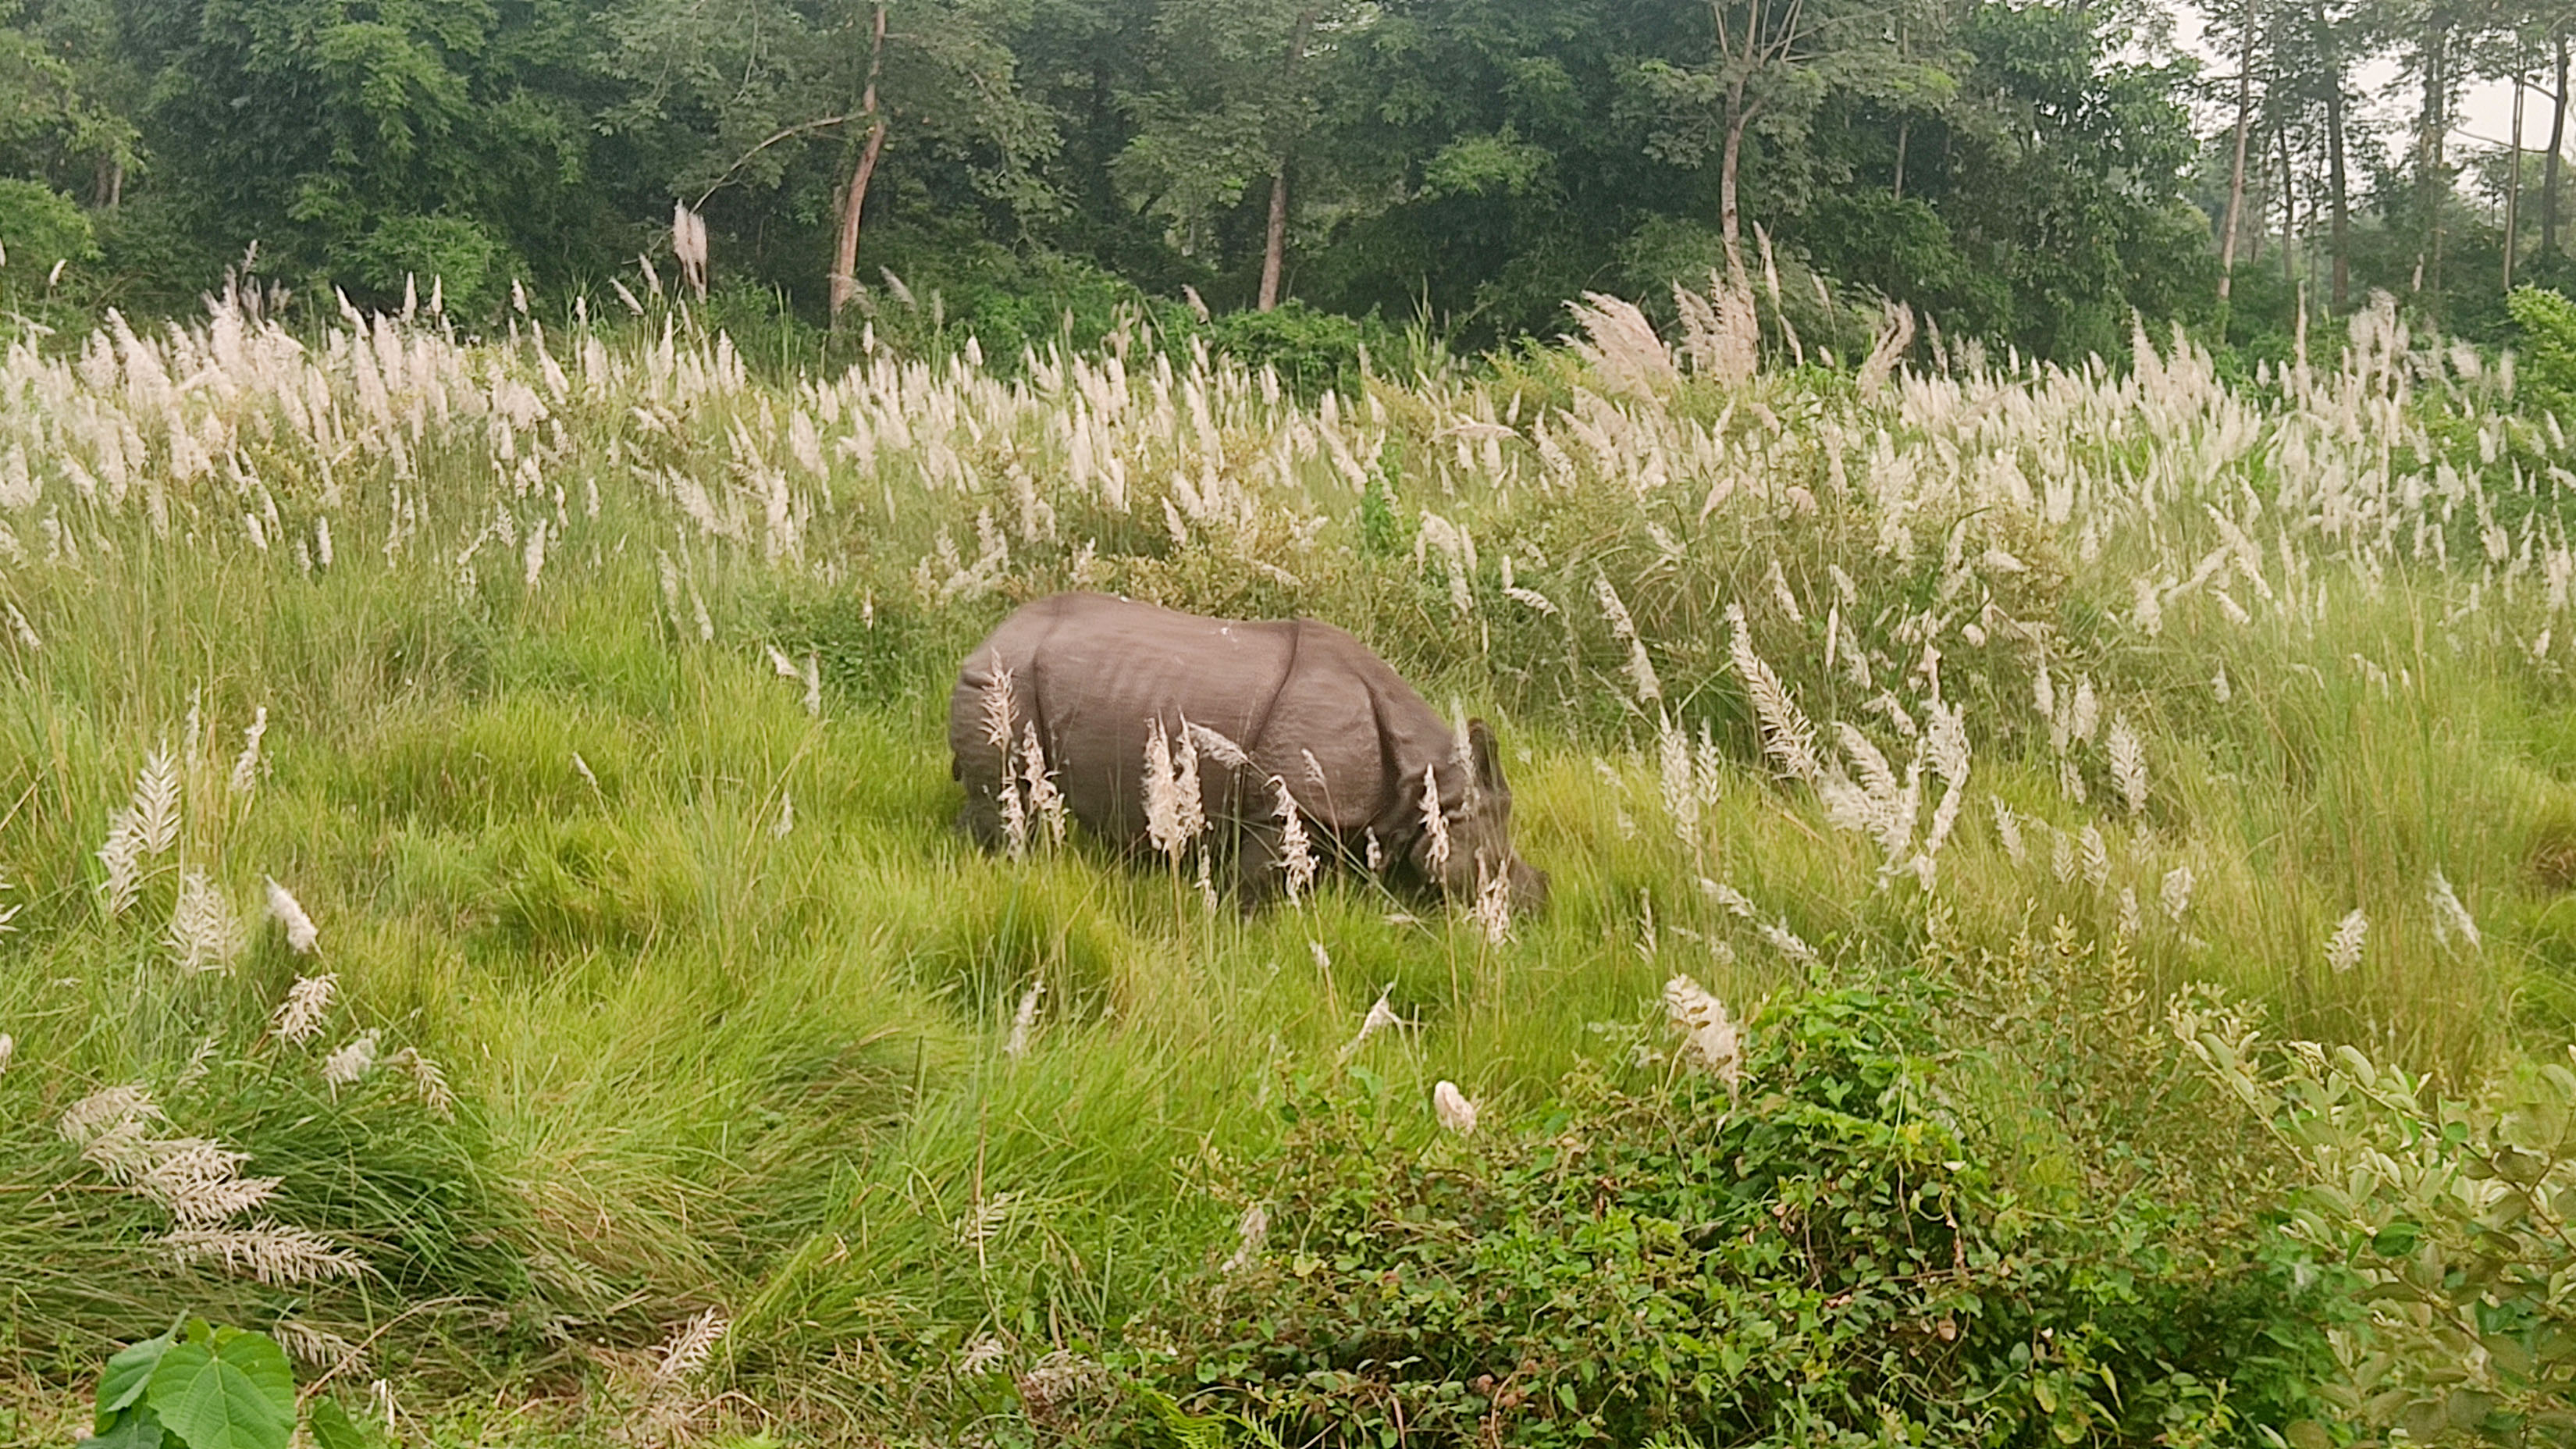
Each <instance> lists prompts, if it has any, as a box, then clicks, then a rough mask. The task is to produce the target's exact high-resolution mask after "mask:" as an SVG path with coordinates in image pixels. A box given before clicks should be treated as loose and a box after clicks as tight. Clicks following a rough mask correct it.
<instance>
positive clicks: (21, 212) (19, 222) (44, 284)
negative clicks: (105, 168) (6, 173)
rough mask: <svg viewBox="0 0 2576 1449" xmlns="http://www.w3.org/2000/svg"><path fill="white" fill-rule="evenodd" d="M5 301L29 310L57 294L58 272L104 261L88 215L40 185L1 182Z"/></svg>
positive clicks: (0, 283)
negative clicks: (51, 294)
mask: <svg viewBox="0 0 2576 1449" xmlns="http://www.w3.org/2000/svg"><path fill="white" fill-rule="evenodd" d="M0 249H5V265H0V297H6V298H7V299H9V300H10V301H12V302H14V303H16V304H17V305H19V306H22V307H23V306H28V305H32V304H33V303H35V302H37V301H38V300H40V299H42V298H44V297H45V296H46V295H47V294H48V293H50V292H52V291H53V290H54V288H55V286H56V285H57V283H58V280H59V277H60V273H58V272H57V271H56V268H58V267H65V266H77V265H82V264H85V263H89V262H94V261H96V260H98V257H99V249H98V239H97V237H96V236H95V235H94V234H93V233H92V232H91V230H90V221H89V216H88V214H87V213H85V212H83V211H82V210H81V209H80V207H79V206H78V205H77V204H75V203H74V202H73V201H72V199H71V198H70V197H68V196H65V195H63V194H62V193H61V192H59V191H55V190H53V189H52V188H51V187H48V186H45V185H44V184H42V183H40V182H35V181H16V180H9V179H6V178H0Z"/></svg>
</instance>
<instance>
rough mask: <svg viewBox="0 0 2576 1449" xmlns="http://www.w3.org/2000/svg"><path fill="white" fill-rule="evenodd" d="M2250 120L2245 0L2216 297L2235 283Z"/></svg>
mask: <svg viewBox="0 0 2576 1449" xmlns="http://www.w3.org/2000/svg"><path fill="white" fill-rule="evenodd" d="M2253 119H2254V0H2245V44H2244V45H2243V47H2242V48H2241V49H2240V51H2239V53H2238V55H2237V58H2236V164H2235V165H2234V166H2233V167H2231V168H2229V170H2228V173H2227V225H2226V227H2225V228H2224V229H2223V230H2222V231H2221V232H2220V235H2219V240H2218V300H2220V301H2222V302H2224V301H2226V300H2227V296H2228V293H2230V292H2231V291H2233V290H2234V289H2235V285H2236V229H2237V227H2238V226H2239V225H2241V224H2242V222H2243V220H2244V216H2245V133H2246V129H2247V127H2248V126H2250V125H2251V124H2252V122H2253Z"/></svg>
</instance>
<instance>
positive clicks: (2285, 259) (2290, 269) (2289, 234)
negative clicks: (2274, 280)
mask: <svg viewBox="0 0 2576 1449" xmlns="http://www.w3.org/2000/svg"><path fill="white" fill-rule="evenodd" d="M2277 134H2278V139H2279V141H2280V143H2281V280H2283V281H2285V282H2288V283H2290V284H2291V285H2292V286H2296V285H2298V281H2299V193H2298V191H2297V189H2296V188H2297V184H2298V175H2299V171H2298V168H2297V167H2296V166H2294V165H2292V164H2291V162H2290V122H2289V118H2288V117H2286V116H2285V117H2283V118H2282V120H2281V124H2280V126H2279V128H2278V133H2277Z"/></svg>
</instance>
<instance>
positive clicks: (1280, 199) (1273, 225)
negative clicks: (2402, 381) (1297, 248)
mask: <svg viewBox="0 0 2576 1449" xmlns="http://www.w3.org/2000/svg"><path fill="white" fill-rule="evenodd" d="M1287 257H1288V163H1287V162H1286V161H1284V160H1283V161H1281V162H1280V163H1279V169H1278V170H1277V171H1274V172H1272V173H1271V175H1270V228H1269V231H1268V232H1267V233H1266V234H1265V236H1264V238H1263V240H1262V244H1261V300H1260V301H1259V302H1258V303H1256V304H1255V305H1256V306H1258V307H1259V308H1260V309H1261V310H1262V311H1264V312H1267V311H1270V310H1271V309H1272V308H1275V307H1277V306H1278V305H1279V271H1280V268H1281V266H1282V265H1284V264H1285V262H1286V261H1287Z"/></svg>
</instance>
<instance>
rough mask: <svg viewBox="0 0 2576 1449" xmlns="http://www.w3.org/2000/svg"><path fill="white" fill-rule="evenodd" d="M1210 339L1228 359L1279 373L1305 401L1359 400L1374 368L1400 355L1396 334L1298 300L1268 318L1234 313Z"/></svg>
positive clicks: (1215, 325)
mask: <svg viewBox="0 0 2576 1449" xmlns="http://www.w3.org/2000/svg"><path fill="white" fill-rule="evenodd" d="M1207 335H1208V339H1209V341H1210V343H1211V344H1212V345H1213V346H1214V347H1215V348H1216V349H1217V350H1219V351H1221V352H1224V353H1226V354H1227V355H1228V356H1231V357H1236V358H1240V359H1242V360H1243V361H1244V362H1245V363H1247V364H1249V365H1251V366H1253V367H1269V368H1274V369H1276V370H1277V371H1278V373H1279V380H1280V381H1281V382H1284V383H1286V384H1288V386H1290V387H1291V388H1294V389H1295V390H1296V392H1297V394H1298V396H1300V397H1315V396H1317V395H1319V394H1321V393H1323V392H1325V391H1327V390H1331V391H1335V392H1340V393H1344V394H1357V393H1358V392H1359V391H1360V384H1361V381H1362V379H1363V378H1364V377H1365V376H1366V374H1367V369H1368V367H1369V365H1370V363H1371V362H1372V361H1380V362H1382V361H1384V360H1387V358H1388V354H1391V353H1397V352H1399V351H1400V343H1399V341H1398V339H1397V338H1396V336H1395V335H1394V333H1392V332H1391V331H1390V330H1389V329H1388V328H1387V327H1385V326H1384V325H1383V324H1381V323H1379V322H1377V321H1376V320H1375V319H1374V318H1369V319H1362V320H1356V321H1355V320H1353V319H1351V318H1348V317H1336V316H1334V315H1333V314H1331V313H1329V312H1319V311H1317V310H1315V309H1314V308H1312V307H1309V306H1306V305H1305V304H1303V303H1300V302H1296V301H1293V300H1292V301H1289V302H1286V303H1284V304H1282V305H1281V306H1279V307H1278V308H1277V309H1276V310H1273V311H1269V312H1229V313H1227V314H1225V315H1224V316H1222V317H1219V318H1217V319H1216V321H1215V322H1214V323H1213V324H1212V325H1210V326H1209V328H1208V330H1207Z"/></svg>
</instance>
